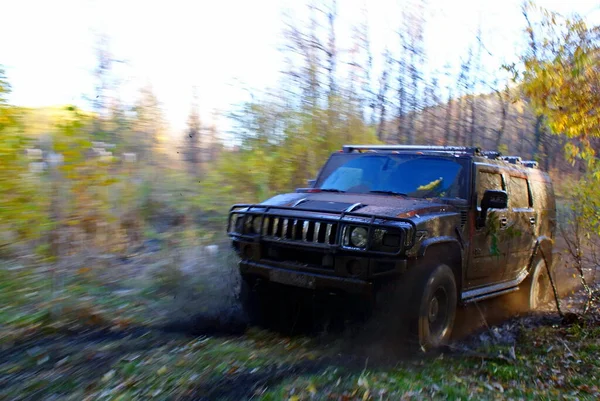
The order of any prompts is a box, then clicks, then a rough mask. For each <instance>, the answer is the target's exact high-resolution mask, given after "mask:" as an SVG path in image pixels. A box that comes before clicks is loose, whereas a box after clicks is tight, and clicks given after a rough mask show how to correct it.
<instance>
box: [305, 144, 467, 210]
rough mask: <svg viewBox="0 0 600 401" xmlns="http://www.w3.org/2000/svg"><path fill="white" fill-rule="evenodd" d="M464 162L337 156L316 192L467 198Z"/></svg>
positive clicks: (407, 156) (414, 157) (404, 156)
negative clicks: (318, 190)
mask: <svg viewBox="0 0 600 401" xmlns="http://www.w3.org/2000/svg"><path fill="white" fill-rule="evenodd" d="M466 182H467V181H466V169H465V168H464V167H463V165H462V164H461V161H459V160H455V159H450V158H446V157H436V156H422V155H414V154H364V153H362V154H360V153H357V154H343V153H340V154H334V155H333V156H332V157H331V158H330V159H329V161H328V162H327V164H326V165H325V166H324V167H323V171H322V172H321V174H320V175H319V178H318V180H317V182H316V184H315V188H320V189H322V190H330V191H334V192H338V191H339V192H351V193H382V194H390V195H404V196H410V197H416V198H462V199H466V198H467V185H466Z"/></svg>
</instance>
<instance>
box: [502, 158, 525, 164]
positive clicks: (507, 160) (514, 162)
mask: <svg viewBox="0 0 600 401" xmlns="http://www.w3.org/2000/svg"><path fill="white" fill-rule="evenodd" d="M500 159H502V160H504V161H505V162H509V163H510V164H522V160H521V156H501V157H500Z"/></svg>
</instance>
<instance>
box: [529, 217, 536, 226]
mask: <svg viewBox="0 0 600 401" xmlns="http://www.w3.org/2000/svg"><path fill="white" fill-rule="evenodd" d="M529 223H530V224H531V225H532V226H534V225H535V217H530V218H529Z"/></svg>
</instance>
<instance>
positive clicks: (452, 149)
mask: <svg viewBox="0 0 600 401" xmlns="http://www.w3.org/2000/svg"><path fill="white" fill-rule="evenodd" d="M342 149H343V151H344V153H352V152H353V151H359V152H360V151H369V150H387V151H402V150H408V151H422V152H449V153H468V154H473V155H474V154H478V153H480V152H481V149H479V148H477V147H468V146H429V145H344V146H343V148H342Z"/></svg>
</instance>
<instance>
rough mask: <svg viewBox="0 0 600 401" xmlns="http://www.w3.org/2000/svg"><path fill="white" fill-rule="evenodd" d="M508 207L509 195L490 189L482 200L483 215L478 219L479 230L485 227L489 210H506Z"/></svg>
mask: <svg viewBox="0 0 600 401" xmlns="http://www.w3.org/2000/svg"><path fill="white" fill-rule="evenodd" d="M507 207H508V194H507V193H506V191H501V190H498V189H488V190H487V191H485V192H484V193H483V198H482V199H481V214H480V215H479V218H478V219H477V228H481V227H485V220H486V219H487V212H488V210H489V209H506V208H507Z"/></svg>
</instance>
